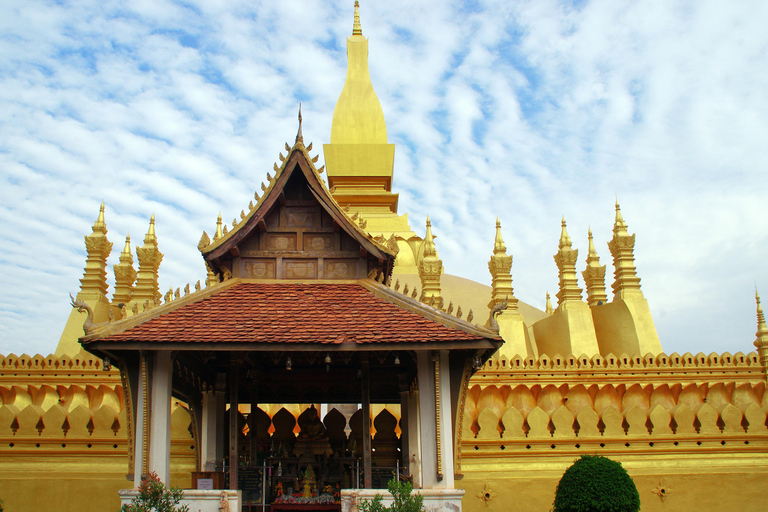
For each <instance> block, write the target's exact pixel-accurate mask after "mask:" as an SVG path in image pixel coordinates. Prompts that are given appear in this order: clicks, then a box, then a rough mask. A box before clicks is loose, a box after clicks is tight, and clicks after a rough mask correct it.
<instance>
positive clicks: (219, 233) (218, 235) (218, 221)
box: [213, 212, 223, 240]
mask: <svg viewBox="0 0 768 512" xmlns="http://www.w3.org/2000/svg"><path fill="white" fill-rule="evenodd" d="M222 236H223V234H222V231H221V212H219V218H218V219H216V236H214V237H213V238H214V240H216V239H218V238H221V237H222Z"/></svg>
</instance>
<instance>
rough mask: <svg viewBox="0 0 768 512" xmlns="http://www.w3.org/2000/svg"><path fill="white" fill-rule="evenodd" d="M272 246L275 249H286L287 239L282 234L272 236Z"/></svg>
mask: <svg viewBox="0 0 768 512" xmlns="http://www.w3.org/2000/svg"><path fill="white" fill-rule="evenodd" d="M272 247H273V248H275V249H286V248H287V247H288V239H287V238H286V237H284V236H281V237H277V238H274V239H273V240H272Z"/></svg>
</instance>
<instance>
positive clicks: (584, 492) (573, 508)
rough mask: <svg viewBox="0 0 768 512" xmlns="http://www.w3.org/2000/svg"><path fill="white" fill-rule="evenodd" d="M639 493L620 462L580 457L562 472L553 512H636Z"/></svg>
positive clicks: (638, 506) (638, 505)
mask: <svg viewBox="0 0 768 512" xmlns="http://www.w3.org/2000/svg"><path fill="white" fill-rule="evenodd" d="M639 510H640V494H638V492H637V487H635V483H634V482H633V481H632V478H631V477H630V476H629V474H628V473H627V471H626V470H625V469H624V468H623V467H622V466H621V463H619V462H616V461H613V460H611V459H608V458H606V457H601V456H599V455H582V456H581V458H580V459H578V460H577V461H576V462H574V463H573V465H572V466H571V467H569V468H568V469H566V470H565V473H564V474H563V477H562V478H561V479H560V483H558V484H557V491H556V492H555V503H554V506H553V508H552V512H638V511H639Z"/></svg>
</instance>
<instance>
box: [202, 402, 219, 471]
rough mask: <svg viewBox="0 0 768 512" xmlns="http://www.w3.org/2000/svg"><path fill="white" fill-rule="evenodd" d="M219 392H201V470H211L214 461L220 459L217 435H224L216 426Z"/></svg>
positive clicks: (214, 464)
mask: <svg viewBox="0 0 768 512" xmlns="http://www.w3.org/2000/svg"><path fill="white" fill-rule="evenodd" d="M220 394H221V393H218V392H216V391H205V392H203V411H202V412H203V414H202V416H203V417H202V426H201V428H200V468H201V469H202V470H203V471H213V470H214V469H215V466H216V461H217V460H219V459H221V454H220V453H217V448H218V445H219V443H218V437H220V436H223V435H224V433H223V432H222V431H221V430H220V429H219V428H218V424H219V418H218V414H219V395H220Z"/></svg>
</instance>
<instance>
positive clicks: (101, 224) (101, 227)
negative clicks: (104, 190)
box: [93, 201, 107, 233]
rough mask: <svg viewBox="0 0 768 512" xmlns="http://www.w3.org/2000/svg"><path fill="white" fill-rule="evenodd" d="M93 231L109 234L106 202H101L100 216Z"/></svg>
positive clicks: (94, 224)
mask: <svg viewBox="0 0 768 512" xmlns="http://www.w3.org/2000/svg"><path fill="white" fill-rule="evenodd" d="M93 231H94V232H101V233H106V232H107V223H106V222H105V221H104V201H102V202H101V206H100V207H99V216H98V218H97V219H96V222H94V223H93Z"/></svg>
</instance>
